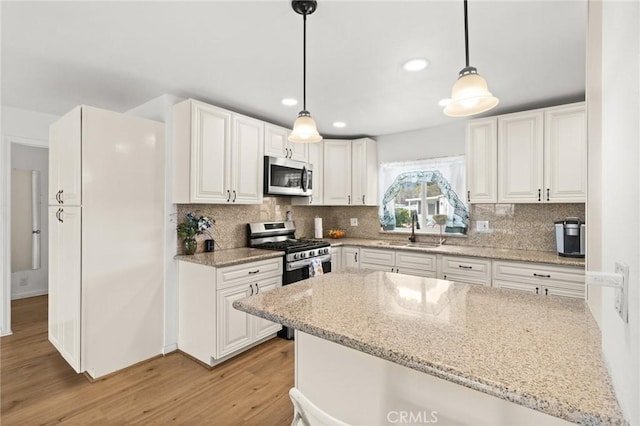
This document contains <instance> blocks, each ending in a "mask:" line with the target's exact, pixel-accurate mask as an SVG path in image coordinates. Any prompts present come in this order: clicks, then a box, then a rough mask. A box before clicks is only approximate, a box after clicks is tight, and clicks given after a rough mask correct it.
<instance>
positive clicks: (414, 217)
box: [409, 210, 418, 243]
mask: <svg viewBox="0 0 640 426" xmlns="http://www.w3.org/2000/svg"><path fill="white" fill-rule="evenodd" d="M417 220H418V213H417V212H416V211H415V210H411V236H410V237H409V241H411V242H412V243H415V242H416V221H417Z"/></svg>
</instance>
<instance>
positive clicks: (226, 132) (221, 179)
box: [190, 102, 231, 203]
mask: <svg viewBox="0 0 640 426" xmlns="http://www.w3.org/2000/svg"><path fill="white" fill-rule="evenodd" d="M191 117H192V118H191V120H192V122H191V125H192V128H191V184H190V191H191V194H190V198H191V202H194V203H196V202H200V203H226V202H227V201H228V200H230V198H231V182H230V174H229V168H230V161H231V113H229V112H228V111H225V110H222V109H219V108H215V107H212V106H210V105H205V104H202V103H196V102H192V106H191Z"/></svg>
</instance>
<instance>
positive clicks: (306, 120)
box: [289, 111, 322, 143]
mask: <svg viewBox="0 0 640 426" xmlns="http://www.w3.org/2000/svg"><path fill="white" fill-rule="evenodd" d="M321 140H322V136H320V133H318V129H317V128H316V122H315V121H314V120H313V118H311V114H309V112H308V111H300V114H299V115H298V118H297V119H296V121H295V122H294V123H293V131H291V134H290V135H289V141H291V142H294V143H316V142H320V141H321Z"/></svg>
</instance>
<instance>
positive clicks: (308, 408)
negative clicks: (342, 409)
mask: <svg viewBox="0 0 640 426" xmlns="http://www.w3.org/2000/svg"><path fill="white" fill-rule="evenodd" d="M289 397H290V398H291V402H293V408H294V411H293V422H291V426H349V425H348V424H347V423H344V422H342V421H340V420H338V419H336V418H335V417H332V416H330V415H329V414H327V413H325V412H324V411H322V410H321V409H320V408H318V407H317V406H316V405H315V404H314V403H313V402H311V401H309V400H308V399H307V397H306V396H304V395H303V394H302V392H300V391H299V390H298V389H296V388H291V389H290V390H289Z"/></svg>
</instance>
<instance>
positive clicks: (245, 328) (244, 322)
mask: <svg viewBox="0 0 640 426" xmlns="http://www.w3.org/2000/svg"><path fill="white" fill-rule="evenodd" d="M253 284H255V283H251V284H250V283H248V282H247V283H246V284H240V285H238V286H236V287H231V288H227V289H224V290H219V291H218V350H217V354H216V355H217V358H222V357H224V356H225V355H229V354H230V353H232V352H234V351H236V350H239V349H241V348H243V347H244V346H246V345H248V344H250V343H251V342H252V340H253V339H252V337H253V324H254V317H253V316H252V315H249V314H248V313H246V312H242V311H239V310H237V309H235V308H234V307H233V302H235V301H236V300H239V299H243V298H245V297H247V296H250V295H251V294H252V292H253V291H255V287H254V286H253Z"/></svg>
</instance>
